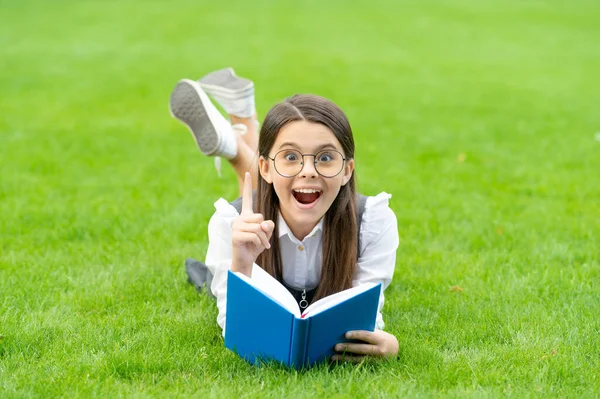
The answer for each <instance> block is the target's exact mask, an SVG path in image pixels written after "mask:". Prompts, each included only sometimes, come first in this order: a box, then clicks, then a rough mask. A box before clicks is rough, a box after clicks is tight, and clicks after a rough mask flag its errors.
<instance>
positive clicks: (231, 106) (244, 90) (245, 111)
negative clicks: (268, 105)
mask: <svg viewBox="0 0 600 399" xmlns="http://www.w3.org/2000/svg"><path fill="white" fill-rule="evenodd" d="M198 82H199V83H200V86H201V87H202V88H203V89H204V91H205V92H206V93H208V94H209V95H210V96H211V97H212V98H213V99H214V100H215V101H216V102H218V103H219V104H220V105H221V106H222V107H223V109H225V111H226V112H227V113H228V114H230V115H235V116H238V117H240V118H250V117H251V116H252V115H254V114H255V113H256V104H255V100H254V83H253V82H252V81H251V80H248V79H244V78H240V77H239V76H237V75H236V74H235V72H234V70H233V68H224V69H219V70H218V71H214V72H211V73H209V74H208V75H206V76H204V77H202V78H200V80H198Z"/></svg>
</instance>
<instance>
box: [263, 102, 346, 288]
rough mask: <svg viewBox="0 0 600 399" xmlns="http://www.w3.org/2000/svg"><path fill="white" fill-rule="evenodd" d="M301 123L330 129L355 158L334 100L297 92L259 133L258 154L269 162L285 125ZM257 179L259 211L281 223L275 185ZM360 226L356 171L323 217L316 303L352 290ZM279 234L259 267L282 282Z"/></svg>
mask: <svg viewBox="0 0 600 399" xmlns="http://www.w3.org/2000/svg"><path fill="white" fill-rule="evenodd" d="M303 120H304V121H308V122H312V123H319V124H321V125H324V126H326V127H327V128H329V130H331V131H332V132H333V134H334V135H335V137H336V138H337V140H338V141H339V142H340V144H341V146H342V148H343V150H344V155H345V157H346V158H348V159H353V158H354V138H353V137H352V128H351V127H350V123H349V122H348V118H347V117H346V115H345V114H344V112H343V111H342V110H341V109H340V107H338V106H337V105H335V104H334V103H333V102H332V101H330V100H327V99H326V98H323V97H319V96H316V95H311V94H297V95H295V96H293V97H290V98H288V99H286V100H285V101H283V102H281V103H279V104H277V105H275V106H274V107H273V108H271V110H270V111H269V112H268V113H267V116H266V117H265V121H264V123H263V125H262V128H261V130H260V135H259V141H258V153H259V155H261V156H263V157H265V158H266V157H268V156H269V152H270V151H271V147H273V144H274V143H275V139H276V138H277V134H278V133H279V130H281V128H282V127H284V126H285V125H286V124H288V123H290V122H294V121H303ZM259 176H260V175H259ZM258 180H259V182H258V187H257V192H256V197H257V201H255V202H254V203H255V204H256V205H255V207H256V208H257V209H256V210H255V211H256V212H259V213H262V214H263V216H264V217H265V220H273V221H277V218H278V215H279V198H278V197H277V194H276V193H275V190H274V188H273V186H272V185H271V184H269V183H267V182H266V181H265V180H264V179H262V178H259V179H258ZM357 228H358V227H357V220H356V182H355V178H354V173H353V174H352V177H351V178H350V180H349V181H348V182H347V183H346V184H345V185H344V186H342V187H341V189H340V192H339V193H338V196H337V197H336V199H335V200H334V201H333V203H332V204H331V207H330V208H329V209H328V210H327V212H326V213H325V216H324V222H323V259H322V267H321V280H320V283H319V288H318V289H317V292H316V293H315V296H314V299H313V300H317V299H320V298H323V297H326V296H328V295H331V294H334V293H336V292H339V291H342V290H345V289H347V288H350V287H352V278H353V276H354V271H355V269H356V263H357V260H358V248H357V240H356V237H357ZM278 231H279V229H278V228H277V224H275V231H273V236H272V237H273V238H272V240H271V241H272V243H271V249H270V250H265V251H263V252H262V253H261V254H260V255H259V257H258V259H257V263H258V264H259V265H260V266H261V267H262V268H263V269H264V270H265V271H267V272H268V273H269V274H271V275H272V276H273V277H275V278H276V279H278V280H280V281H281V279H282V278H283V274H282V261H281V252H280V248H281V247H280V245H279V233H278Z"/></svg>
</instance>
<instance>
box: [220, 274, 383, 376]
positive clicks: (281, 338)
mask: <svg viewBox="0 0 600 399" xmlns="http://www.w3.org/2000/svg"><path fill="white" fill-rule="evenodd" d="M261 271H262V270H261ZM264 274H266V273H264ZM380 292H381V284H366V285H361V286H360V287H354V288H351V289H349V290H346V291H342V292H340V293H337V294H334V295H331V296H328V297H326V298H323V299H321V300H319V301H317V302H315V303H313V304H311V306H309V307H308V308H307V309H305V311H304V314H301V313H300V309H299V307H298V304H297V302H296V301H295V299H294V298H293V296H292V295H291V294H290V293H289V292H288V291H287V290H286V289H285V287H283V285H281V284H280V283H279V282H278V281H277V280H276V279H274V278H273V277H271V276H269V275H268V274H267V277H265V276H261V277H260V278H256V279H250V278H248V277H246V276H244V275H242V274H239V273H233V272H231V271H229V272H228V280H227V305H226V307H227V310H226V312H227V319H226V323H225V346H226V347H227V348H228V349H230V350H232V351H234V352H236V353H237V354H238V355H240V356H241V357H242V358H244V359H246V360H248V361H249V362H250V363H253V364H254V363H256V362H258V361H269V360H275V361H277V362H280V363H282V364H285V365H287V366H290V367H295V368H302V367H308V366H312V365H314V364H316V363H319V362H321V361H323V360H326V359H328V358H329V357H331V356H332V355H333V354H334V353H335V351H334V349H333V348H334V346H335V344H337V343H340V342H349V340H348V339H346V338H345V337H344V334H345V333H346V332H347V331H351V330H369V331H373V330H374V329H375V320H376V317H377V306H378V303H379V295H380Z"/></svg>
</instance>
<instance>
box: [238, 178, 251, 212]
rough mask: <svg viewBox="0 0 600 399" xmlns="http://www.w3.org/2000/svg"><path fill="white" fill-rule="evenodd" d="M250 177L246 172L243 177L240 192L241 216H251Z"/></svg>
mask: <svg viewBox="0 0 600 399" xmlns="http://www.w3.org/2000/svg"><path fill="white" fill-rule="evenodd" d="M253 213H254V210H253V209H252V177H250V173H248V172H246V174H245V175H244V191H243V192H242V212H240V214H241V215H252V214H253Z"/></svg>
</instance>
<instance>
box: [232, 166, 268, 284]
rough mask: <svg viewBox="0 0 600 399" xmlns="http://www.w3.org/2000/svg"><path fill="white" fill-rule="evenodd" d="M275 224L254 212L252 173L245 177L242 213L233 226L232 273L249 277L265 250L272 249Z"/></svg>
mask: <svg viewBox="0 0 600 399" xmlns="http://www.w3.org/2000/svg"><path fill="white" fill-rule="evenodd" d="M274 228H275V224H274V223H273V222H272V221H271V220H264V217H263V215H261V214H260V213H254V211H253V210H252V179H251V178H250V173H248V172H246V175H245V176H244V190H243V193H242V211H241V212H240V216H238V217H236V218H235V220H234V221H233V225H232V239H231V241H232V246H233V259H232V263H231V271H234V272H242V273H244V274H245V275H247V276H248V277H250V273H251V272H252V264H253V263H254V262H255V261H256V258H257V257H258V255H260V254H261V252H262V251H264V250H265V249H268V248H271V244H270V243H269V241H270V240H271V234H273V229H274Z"/></svg>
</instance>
